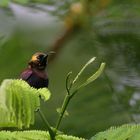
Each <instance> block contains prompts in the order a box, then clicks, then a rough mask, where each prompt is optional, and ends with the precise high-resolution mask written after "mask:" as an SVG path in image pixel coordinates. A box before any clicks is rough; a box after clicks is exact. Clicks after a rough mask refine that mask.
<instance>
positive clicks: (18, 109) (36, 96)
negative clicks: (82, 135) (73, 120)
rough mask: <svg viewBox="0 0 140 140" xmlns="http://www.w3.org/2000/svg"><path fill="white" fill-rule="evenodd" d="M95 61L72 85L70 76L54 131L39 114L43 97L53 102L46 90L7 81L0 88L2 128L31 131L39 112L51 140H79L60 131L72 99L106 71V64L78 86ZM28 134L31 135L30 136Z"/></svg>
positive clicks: (35, 135) (37, 134)
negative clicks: (81, 77) (29, 129)
mask: <svg viewBox="0 0 140 140" xmlns="http://www.w3.org/2000/svg"><path fill="white" fill-rule="evenodd" d="M94 60H95V57H93V58H91V59H90V60H89V61H88V62H87V63H86V64H85V65H84V67H83V68H82V69H81V70H80V72H79V73H78V74H77V76H76V77H75V78H74V79H73V80H72V81H71V80H70V76H71V74H72V72H70V73H69V74H68V75H67V78H66V89H67V94H66V96H65V99H64V102H63V104H62V107H61V109H60V110H59V118H58V121H57V123H56V127H55V128H52V127H51V126H50V124H49V123H48V121H47V119H46V117H45V116H44V114H43V112H42V111H41V110H40V97H41V98H42V99H43V100H44V101H47V100H48V99H49V98H50V91H49V90H48V89H47V88H42V89H38V90H37V89H35V88H32V87H30V86H29V85H28V84H27V83H26V82H25V81H22V80H4V81H3V83H2V85H1V87H0V99H1V100H0V114H1V116H0V127H16V128H19V129H22V128H29V127H30V125H31V124H34V113H35V112H39V114H40V116H41V118H42V119H43V120H44V122H45V124H46V128H47V130H48V132H49V134H50V139H51V140H55V139H57V140H59V139H60V140H62V139H71V140H76V139H79V138H74V137H69V136H65V135H62V134H59V132H58V128H59V126H60V123H61V121H62V118H63V116H64V113H65V112H66V109H67V106H68V104H69V102H70V101H71V99H72V98H73V96H74V95H75V94H77V92H78V91H79V90H80V89H81V88H83V87H85V86H87V85H88V84H90V83H91V82H93V81H94V80H96V79H97V78H98V77H99V76H100V75H101V73H102V72H103V69H104V67H105V63H101V65H100V68H99V69H98V70H97V71H96V72H95V73H94V74H92V75H91V76H90V77H89V78H87V80H86V81H85V82H83V83H82V84H80V85H76V86H75V83H76V82H77V81H78V79H79V77H80V76H81V74H82V73H83V71H84V70H85V69H86V68H87V66H88V65H90V64H91V63H92V62H93V61H94ZM48 132H42V131H29V132H27V131H23V132H5V131H1V132H0V138H3V139H7V137H8V138H10V139H12V138H14V139H26V140H28V139H43V138H44V139H45V138H46V139H48V137H49V135H48ZM25 134H27V135H26V136H25ZM28 134H29V135H28Z"/></svg>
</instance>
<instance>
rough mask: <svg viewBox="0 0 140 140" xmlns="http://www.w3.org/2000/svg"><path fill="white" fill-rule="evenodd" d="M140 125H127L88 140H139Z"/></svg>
mask: <svg viewBox="0 0 140 140" xmlns="http://www.w3.org/2000/svg"><path fill="white" fill-rule="evenodd" d="M139 138H140V125H135V124H127V125H122V126H119V127H111V128H110V129H108V130H106V131H104V132H99V133H97V134H96V135H95V136H93V137H92V138H91V139H90V140H139Z"/></svg>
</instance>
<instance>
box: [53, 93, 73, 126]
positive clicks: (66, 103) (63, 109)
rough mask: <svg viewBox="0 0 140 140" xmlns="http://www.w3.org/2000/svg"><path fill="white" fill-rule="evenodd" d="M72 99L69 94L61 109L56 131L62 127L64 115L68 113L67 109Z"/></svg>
mask: <svg viewBox="0 0 140 140" xmlns="http://www.w3.org/2000/svg"><path fill="white" fill-rule="evenodd" d="M70 99H71V95H69V94H67V95H66V96H65V99H64V101H63V104H62V107H61V113H60V116H59V118H58V121H57V123H56V127H55V128H56V129H58V128H59V126H60V123H61V121H62V118H63V115H64V113H65V111H66V108H67V106H68V104H69V102H70Z"/></svg>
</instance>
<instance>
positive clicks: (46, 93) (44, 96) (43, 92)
mask: <svg viewBox="0 0 140 140" xmlns="http://www.w3.org/2000/svg"><path fill="white" fill-rule="evenodd" d="M38 92H39V95H40V96H41V98H42V99H43V100H44V101H47V100H49V98H50V96H51V93H50V91H49V90H48V88H40V89H38Z"/></svg>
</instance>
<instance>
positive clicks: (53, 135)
mask: <svg viewBox="0 0 140 140" xmlns="http://www.w3.org/2000/svg"><path fill="white" fill-rule="evenodd" d="M39 114H40V116H41V118H42V120H43V121H44V123H45V124H46V127H47V129H48V131H49V134H50V137H51V140H55V133H54V131H53V130H52V129H51V127H50V124H49V122H48V121H47V119H46V117H45V116H44V114H43V112H42V111H41V110H39Z"/></svg>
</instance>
